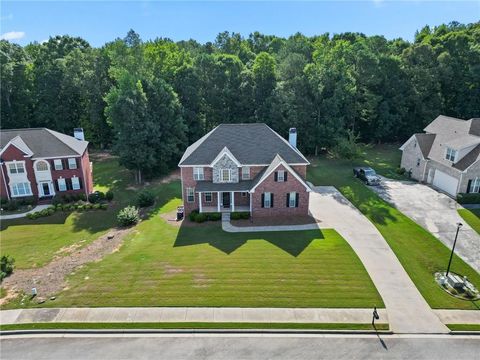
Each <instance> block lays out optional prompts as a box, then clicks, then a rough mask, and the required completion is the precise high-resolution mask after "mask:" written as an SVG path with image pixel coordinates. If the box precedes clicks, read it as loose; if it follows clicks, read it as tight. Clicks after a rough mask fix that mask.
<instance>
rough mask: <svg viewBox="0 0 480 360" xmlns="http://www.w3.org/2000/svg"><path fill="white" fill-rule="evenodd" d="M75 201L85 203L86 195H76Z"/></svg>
mask: <svg viewBox="0 0 480 360" xmlns="http://www.w3.org/2000/svg"><path fill="white" fill-rule="evenodd" d="M77 199H78V200H80V201H87V195H85V194H84V193H81V194H78V195H77Z"/></svg>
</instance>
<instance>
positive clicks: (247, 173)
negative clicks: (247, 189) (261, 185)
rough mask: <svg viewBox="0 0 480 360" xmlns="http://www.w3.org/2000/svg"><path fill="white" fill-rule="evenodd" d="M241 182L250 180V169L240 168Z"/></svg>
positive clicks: (246, 167)
mask: <svg viewBox="0 0 480 360" xmlns="http://www.w3.org/2000/svg"><path fill="white" fill-rule="evenodd" d="M242 180H250V167H249V166H243V167H242Z"/></svg>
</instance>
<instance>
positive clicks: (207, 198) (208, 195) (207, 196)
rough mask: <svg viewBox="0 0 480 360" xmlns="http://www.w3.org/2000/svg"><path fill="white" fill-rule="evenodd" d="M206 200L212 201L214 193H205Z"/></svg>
mask: <svg viewBox="0 0 480 360" xmlns="http://www.w3.org/2000/svg"><path fill="white" fill-rule="evenodd" d="M205 202H212V193H211V192H206V193H205Z"/></svg>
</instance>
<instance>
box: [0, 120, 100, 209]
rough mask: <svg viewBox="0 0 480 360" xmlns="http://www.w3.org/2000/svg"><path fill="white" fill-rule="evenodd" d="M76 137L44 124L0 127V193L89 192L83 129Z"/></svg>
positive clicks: (90, 182)
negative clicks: (45, 126)
mask: <svg viewBox="0 0 480 360" xmlns="http://www.w3.org/2000/svg"><path fill="white" fill-rule="evenodd" d="M76 137H77V138H76ZM76 137H73V136H68V135H65V134H62V133H59V132H56V131H53V130H49V129H46V128H36V129H15V130H1V131H0V197H2V198H5V199H9V200H11V199H17V198H22V197H29V196H33V197H35V198H36V199H39V200H49V199H51V198H52V197H53V196H54V195H55V194H75V193H85V195H88V194H90V193H91V192H92V191H93V180H92V168H91V163H90V160H89V157H88V142H87V141H84V140H83V131H77V135H76Z"/></svg>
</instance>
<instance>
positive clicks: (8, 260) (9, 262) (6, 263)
mask: <svg viewBox="0 0 480 360" xmlns="http://www.w3.org/2000/svg"><path fill="white" fill-rule="evenodd" d="M14 264H15V259H14V258H13V257H11V256H9V255H3V256H2V258H1V259H0V281H2V280H3V279H4V278H6V277H7V276H9V275H10V274H11V273H12V272H13V267H14Z"/></svg>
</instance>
